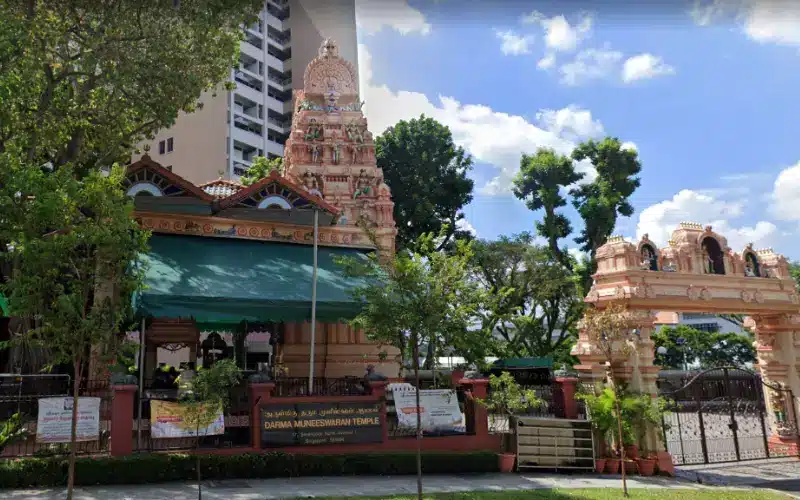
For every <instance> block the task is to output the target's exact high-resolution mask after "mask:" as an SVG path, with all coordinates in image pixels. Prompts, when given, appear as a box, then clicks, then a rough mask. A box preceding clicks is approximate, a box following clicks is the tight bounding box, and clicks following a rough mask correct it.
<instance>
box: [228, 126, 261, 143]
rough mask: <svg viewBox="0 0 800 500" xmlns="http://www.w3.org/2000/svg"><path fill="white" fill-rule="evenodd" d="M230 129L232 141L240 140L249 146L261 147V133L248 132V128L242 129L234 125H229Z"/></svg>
mask: <svg viewBox="0 0 800 500" xmlns="http://www.w3.org/2000/svg"><path fill="white" fill-rule="evenodd" d="M231 129H232V130H231V133H232V134H233V140H234V141H238V142H241V143H242V144H244V145H246V146H249V147H251V148H261V147H262V145H263V144H264V137H263V136H261V135H258V134H255V133H253V132H250V131H249V130H242V129H241V128H239V127H236V126H233V127H231Z"/></svg>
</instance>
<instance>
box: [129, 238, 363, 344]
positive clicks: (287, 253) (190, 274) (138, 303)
mask: <svg viewBox="0 0 800 500" xmlns="http://www.w3.org/2000/svg"><path fill="white" fill-rule="evenodd" d="M346 256H350V257H356V258H366V256H365V255H364V252H363V251H360V250H353V249H344V248H330V247H319V250H318V275H317V320H318V321H326V322H334V321H339V320H342V319H349V318H353V317H355V316H356V315H357V314H358V312H359V311H360V309H361V304H359V303H358V302H357V301H355V300H354V299H353V297H352V296H351V293H350V292H351V290H353V288H354V287H357V286H359V285H360V284H361V283H362V281H361V280H359V279H358V278H349V277H346V276H345V275H344V273H343V271H342V269H341V267H340V266H339V265H338V264H337V263H336V262H335V259H336V258H337V257H346ZM313 258H314V257H313V247H311V246H308V245H293V244H287V243H265V242H259V241H250V240H237V239H224V238H203V237H196V236H179V235H162V234H156V235H153V236H152V237H151V238H150V252H149V253H148V254H146V255H143V256H142V260H143V262H144V264H145V265H146V268H145V285H146V286H145V288H144V290H142V291H141V292H140V293H139V294H138V295H137V297H136V300H135V307H136V309H137V313H138V314H139V315H140V316H142V317H156V318H193V319H194V320H195V321H197V323H198V324H199V325H200V326H201V327H205V328H209V329H214V328H219V327H230V326H233V325H237V324H239V323H240V322H242V321H248V322H270V321H305V320H310V319H311V277H312V273H313Z"/></svg>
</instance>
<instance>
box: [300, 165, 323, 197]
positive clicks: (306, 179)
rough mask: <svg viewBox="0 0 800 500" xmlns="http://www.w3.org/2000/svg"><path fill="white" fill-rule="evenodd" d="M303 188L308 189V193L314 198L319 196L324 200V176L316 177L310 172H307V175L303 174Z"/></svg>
mask: <svg viewBox="0 0 800 500" xmlns="http://www.w3.org/2000/svg"><path fill="white" fill-rule="evenodd" d="M303 186H304V187H305V188H306V191H308V192H309V194H313V195H314V196H319V197H320V198H322V197H323V196H322V176H320V175H314V174H312V173H311V172H310V171H308V170H306V173H304V174H303Z"/></svg>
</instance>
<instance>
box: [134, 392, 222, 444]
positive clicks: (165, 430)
mask: <svg viewBox="0 0 800 500" xmlns="http://www.w3.org/2000/svg"><path fill="white" fill-rule="evenodd" d="M224 433H225V416H224V415H223V414H222V410H217V415H216V418H215V419H214V420H213V421H212V422H211V423H210V424H209V425H207V426H204V427H202V426H201V427H200V428H199V429H198V428H197V425H196V423H192V422H191V419H190V418H186V406H184V405H182V404H180V403H174V402H171V401H158V400H153V401H150V437H151V438H157V439H158V438H182V437H194V436H198V435H200V436H214V435H217V434H224Z"/></svg>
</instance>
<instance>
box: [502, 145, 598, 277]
mask: <svg viewBox="0 0 800 500" xmlns="http://www.w3.org/2000/svg"><path fill="white" fill-rule="evenodd" d="M582 178H583V174H580V173H577V172H576V171H575V167H574V165H573V164H572V160H571V159H570V158H569V157H567V156H564V155H560V154H558V153H556V152H555V151H554V150H552V149H549V148H539V149H537V150H536V153H535V154H533V155H527V154H523V155H522V159H521V160H520V163H519V173H518V174H517V176H516V177H515V178H514V195H515V196H516V197H517V198H519V199H520V200H523V201H524V202H525V204H526V205H527V206H528V208H529V209H531V210H533V211H536V210H542V209H543V210H544V217H543V218H542V221H541V222H537V223H536V232H537V234H538V235H539V236H541V237H543V238H546V239H547V244H548V246H549V247H550V251H551V252H552V253H553V255H554V256H555V257H556V259H558V261H559V262H561V263H562V264H563V265H564V266H566V267H567V268H570V269H571V268H572V263H571V262H570V260H569V256H568V255H567V253H566V251H565V250H563V249H562V248H561V247H560V246H559V245H560V243H559V240H561V239H563V238H566V237H567V236H569V235H570V234H571V233H572V224H570V222H569V219H567V217H566V216H564V214H561V213H558V212H557V210H558V209H559V208H561V207H564V206H566V205H567V200H566V199H565V198H564V197H563V196H562V195H561V192H562V190H563V189H564V188H566V187H567V186H570V185H572V184H574V183H576V182H578V181H579V180H581V179H582Z"/></svg>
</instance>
